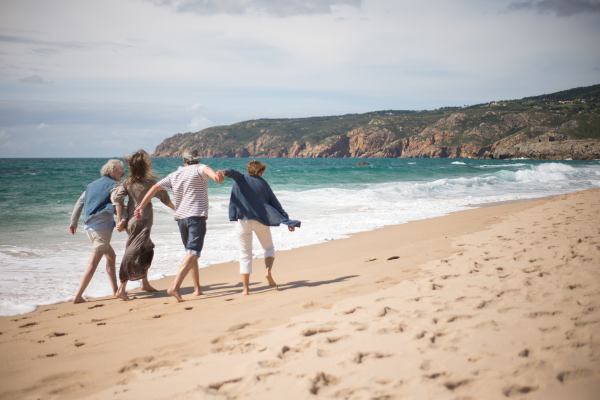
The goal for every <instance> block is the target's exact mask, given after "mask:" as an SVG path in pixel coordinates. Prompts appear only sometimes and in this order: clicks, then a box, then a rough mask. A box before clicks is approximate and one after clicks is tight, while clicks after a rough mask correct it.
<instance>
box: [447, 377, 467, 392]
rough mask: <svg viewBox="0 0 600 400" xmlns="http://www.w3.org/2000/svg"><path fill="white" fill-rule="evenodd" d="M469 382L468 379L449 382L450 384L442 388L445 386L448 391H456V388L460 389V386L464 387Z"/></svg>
mask: <svg viewBox="0 0 600 400" xmlns="http://www.w3.org/2000/svg"><path fill="white" fill-rule="evenodd" d="M469 382H471V381H470V380H468V379H463V380H460V381H450V382H446V383H444V386H446V388H447V389H448V390H454V389H456V388H458V387H461V386H464V385H466V384H468V383H469Z"/></svg>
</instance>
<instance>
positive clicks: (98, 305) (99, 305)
mask: <svg viewBox="0 0 600 400" xmlns="http://www.w3.org/2000/svg"><path fill="white" fill-rule="evenodd" d="M96 307H104V304H96V305H95V306H92V307H88V308H89V309H90V310H91V309H93V308H96Z"/></svg>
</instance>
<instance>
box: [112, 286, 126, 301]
mask: <svg viewBox="0 0 600 400" xmlns="http://www.w3.org/2000/svg"><path fill="white" fill-rule="evenodd" d="M127 282H129V281H122V282H121V285H119V289H118V290H117V293H115V297H117V298H119V299H121V300H125V301H129V297H127Z"/></svg>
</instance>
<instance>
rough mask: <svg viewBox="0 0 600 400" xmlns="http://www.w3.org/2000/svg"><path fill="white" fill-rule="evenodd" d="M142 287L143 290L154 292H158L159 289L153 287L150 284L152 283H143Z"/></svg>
mask: <svg viewBox="0 0 600 400" xmlns="http://www.w3.org/2000/svg"><path fill="white" fill-rule="evenodd" d="M140 289H141V290H143V291H144V292H152V293H154V292H158V290H156V289H155V288H153V287H152V286H150V285H148V286H144V285H142V286H141V287H140Z"/></svg>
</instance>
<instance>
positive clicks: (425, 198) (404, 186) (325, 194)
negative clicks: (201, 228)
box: [0, 162, 600, 315]
mask: <svg viewBox="0 0 600 400" xmlns="http://www.w3.org/2000/svg"><path fill="white" fill-rule="evenodd" d="M490 165H491V164H490ZM494 167H495V168H498V167H500V168H501V169H500V170H499V171H490V172H491V173H488V174H486V173H485V170H480V172H479V173H480V175H478V176H460V175H455V176H452V177H448V178H444V179H435V180H431V181H420V182H414V181H401V182H386V183H372V184H361V185H350V184H347V185H335V186H333V185H332V187H318V188H314V189H310V190H305V191H301V192H298V191H293V190H289V191H288V190H280V191H276V195H277V197H278V198H279V200H280V202H281V203H282V204H283V206H284V208H285V209H286V211H287V212H288V213H289V214H290V216H291V218H293V219H299V220H301V221H302V227H301V228H300V229H297V230H296V231H295V232H293V233H291V232H289V231H288V230H287V228H286V227H283V226H282V227H278V228H273V229H272V233H273V241H274V243H275V247H276V249H277V250H287V249H292V248H297V247H302V246H308V245H311V244H316V243H321V242H325V241H327V240H332V239H341V238H344V237H347V236H348V235H350V234H352V233H356V232H361V231H368V230H373V229H377V228H379V227H383V226H385V225H392V224H402V223H405V222H408V221H413V220H418V219H424V218H432V217H436V216H441V215H446V214H448V213H451V212H454V211H459V210H464V209H465V207H467V206H469V205H471V204H481V203H488V202H497V201H507V200H519V199H530V198H538V197H545V196H552V195H558V194H562V193H567V192H572V191H576V190H581V189H586V188H590V187H600V165H598V164H589V163H588V164H586V165H585V166H571V165H567V164H565V163H560V162H552V163H540V164H538V165H534V164H519V165H515V164H510V163H502V164H500V165H496V166H494ZM465 170H468V169H460V171H465ZM456 171H459V169H456ZM473 171H476V170H473ZM461 173H462V172H461ZM153 204H154V210H155V215H154V226H153V230H152V239H153V242H154V243H155V245H156V248H155V258H154V261H153V264H152V268H151V269H150V276H149V279H150V280H155V279H161V278H163V277H165V276H169V275H174V274H176V273H177V270H178V267H179V264H180V262H181V260H182V259H183V257H184V256H185V253H184V251H183V246H182V243H181V238H180V235H179V231H178V228H177V225H176V224H175V222H174V221H173V216H172V211H170V210H169V209H167V208H166V207H165V206H164V205H162V204H161V203H153ZM228 204H229V196H228V195H219V196H214V195H212V196H210V216H209V219H208V232H207V235H206V239H205V245H204V250H203V253H202V257H201V259H200V266H201V267H202V268H206V267H208V266H210V265H214V264H218V263H223V262H229V261H236V260H237V259H238V248H237V242H236V238H235V235H234V230H233V227H234V223H233V222H230V221H229V220H228V217H227V210H228ZM125 241H126V234H125V233H117V232H116V231H115V233H114V234H113V240H112V245H113V247H114V248H115V251H116V253H117V268H118V265H119V264H120V261H121V256H122V254H123V250H124V248H125ZM89 251H90V245H89V242H88V239H87V237H86V235H85V233H84V232H83V231H78V232H77V234H76V235H75V236H70V235H69V236H68V237H65V241H64V242H59V243H54V244H52V245H51V246H50V245H44V244H31V245H21V246H15V245H11V246H7V245H0V263H1V264H2V276H1V277H0V315H14V314H22V313H27V312H31V311H33V310H34V309H35V307H36V306H39V305H43V304H51V303H56V302H63V301H69V300H72V298H73V295H74V293H75V291H76V290H77V286H78V284H79V279H80V277H81V274H82V272H83V269H84V267H85V264H86V261H87V258H88V256H89ZM253 255H254V257H262V249H261V247H260V244H259V243H258V241H256V240H255V242H254V245H253ZM136 287H139V283H137V282H130V283H129V284H128V289H130V290H131V289H133V288H136ZM110 294H111V288H110V285H109V282H108V277H107V274H106V269H105V264H104V261H102V262H101V264H100V265H99V266H98V269H97V271H96V274H95V276H94V278H93V279H92V281H91V283H90V285H89V287H88V289H87V290H86V293H85V296H86V297H88V298H93V297H102V296H109V295H110Z"/></svg>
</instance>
